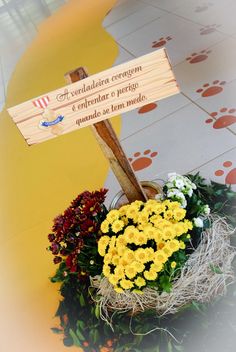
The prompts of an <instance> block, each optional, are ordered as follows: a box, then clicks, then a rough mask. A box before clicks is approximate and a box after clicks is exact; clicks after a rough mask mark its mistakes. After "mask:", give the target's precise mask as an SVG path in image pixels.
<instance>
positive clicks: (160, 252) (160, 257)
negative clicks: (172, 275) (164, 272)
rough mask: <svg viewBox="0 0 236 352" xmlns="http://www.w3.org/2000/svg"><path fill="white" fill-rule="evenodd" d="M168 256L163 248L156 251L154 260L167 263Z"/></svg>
mask: <svg viewBox="0 0 236 352" xmlns="http://www.w3.org/2000/svg"><path fill="white" fill-rule="evenodd" d="M167 259H168V257H167V255H166V254H165V252H164V251H163V250H162V249H161V250H158V251H156V252H155V253H154V261H155V263H161V264H163V263H165V262H166V261H167Z"/></svg>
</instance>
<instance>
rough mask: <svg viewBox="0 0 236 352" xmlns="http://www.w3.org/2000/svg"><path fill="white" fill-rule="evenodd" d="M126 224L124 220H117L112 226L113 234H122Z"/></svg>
mask: <svg viewBox="0 0 236 352" xmlns="http://www.w3.org/2000/svg"><path fill="white" fill-rule="evenodd" d="M124 225H125V224H124V222H123V221H122V220H115V221H114V222H113V224H112V226H111V229H112V231H113V232H115V233H117V232H120V231H121V230H122V229H123V228H124Z"/></svg>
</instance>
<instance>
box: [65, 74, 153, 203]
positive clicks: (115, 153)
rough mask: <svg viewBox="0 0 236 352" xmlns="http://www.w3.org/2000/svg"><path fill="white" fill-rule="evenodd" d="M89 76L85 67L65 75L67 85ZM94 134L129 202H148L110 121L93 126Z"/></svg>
mask: <svg viewBox="0 0 236 352" xmlns="http://www.w3.org/2000/svg"><path fill="white" fill-rule="evenodd" d="M87 76H88V74H87V72H86V71H85V69H84V68H83V67H79V68H77V69H76V70H73V71H70V72H68V73H66V74H65V79H66V82H67V83H74V82H77V81H79V80H81V79H83V78H86V77H87ZM91 128H92V130H93V133H94V135H95V137H96V139H97V141H98V143H99V145H100V147H101V149H102V151H103V153H104V155H105V157H106V158H107V159H108V160H109V162H110V165H111V168H112V171H113V172H114V174H115V176H116V178H117V180H118V181H119V183H120V186H121V188H122V189H123V191H124V193H125V195H126V197H127V198H128V201H129V202H133V201H135V200H142V201H145V200H147V198H146V195H145V193H144V192H143V189H142V187H141V185H140V183H139V181H138V179H137V178H136V176H135V173H134V171H133V169H132V167H131V165H130V163H129V161H128V159H127V157H126V155H125V153H124V151H123V149H122V147H121V145H120V142H119V140H118V138H117V136H116V133H115V131H114V129H113V128H112V125H111V123H110V122H109V121H108V120H105V121H101V122H97V123H95V124H94V125H92V126H91Z"/></svg>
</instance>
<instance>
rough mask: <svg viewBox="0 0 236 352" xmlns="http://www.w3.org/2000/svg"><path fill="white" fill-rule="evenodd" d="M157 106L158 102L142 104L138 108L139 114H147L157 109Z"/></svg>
mask: <svg viewBox="0 0 236 352" xmlns="http://www.w3.org/2000/svg"><path fill="white" fill-rule="evenodd" d="M156 108H157V104H156V103H150V104H147V105H144V106H141V108H139V109H138V113H139V114H145V113H147V112H150V111H152V110H155V109H156Z"/></svg>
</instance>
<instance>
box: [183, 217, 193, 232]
mask: <svg viewBox="0 0 236 352" xmlns="http://www.w3.org/2000/svg"><path fill="white" fill-rule="evenodd" d="M184 225H185V226H186V232H187V231H188V230H192V229H193V223H192V222H191V221H189V220H187V219H185V220H184Z"/></svg>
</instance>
